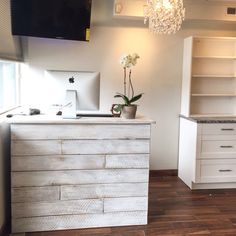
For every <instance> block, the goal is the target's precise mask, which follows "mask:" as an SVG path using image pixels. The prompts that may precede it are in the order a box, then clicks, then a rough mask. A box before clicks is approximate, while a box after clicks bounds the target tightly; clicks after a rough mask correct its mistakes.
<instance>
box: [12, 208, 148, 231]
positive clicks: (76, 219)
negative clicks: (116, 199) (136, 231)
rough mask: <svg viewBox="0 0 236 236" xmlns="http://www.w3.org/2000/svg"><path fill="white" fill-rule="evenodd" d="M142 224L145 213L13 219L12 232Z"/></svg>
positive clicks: (144, 220) (145, 217)
mask: <svg viewBox="0 0 236 236" xmlns="http://www.w3.org/2000/svg"><path fill="white" fill-rule="evenodd" d="M144 224H147V212H146V211H137V212H117V213H106V214H84V215H65V216H47V217H34V218H20V219H13V220H12V231H13V233H14V232H18V233H20V232H34V231H48V230H62V229H78V228H92V227H105V226H108V227H109V226H125V225H144Z"/></svg>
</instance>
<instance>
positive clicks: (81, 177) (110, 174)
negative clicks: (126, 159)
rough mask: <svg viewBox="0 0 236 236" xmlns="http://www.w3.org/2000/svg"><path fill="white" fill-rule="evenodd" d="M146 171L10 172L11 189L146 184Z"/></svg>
mask: <svg viewBox="0 0 236 236" xmlns="http://www.w3.org/2000/svg"><path fill="white" fill-rule="evenodd" d="M148 176H149V171H148V169H125V170H121V169H120V170H119V169H117V170H115V169H114V170H68V171H35V172H12V187H30V186H31V187H33V186H48V185H76V184H95V183H123V182H126V183H134V182H148Z"/></svg>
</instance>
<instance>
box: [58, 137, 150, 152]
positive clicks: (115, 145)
mask: <svg viewBox="0 0 236 236" xmlns="http://www.w3.org/2000/svg"><path fill="white" fill-rule="evenodd" d="M149 152H150V151H149V140H68V141H67V140H65V141H62V153H63V154H117V153H149Z"/></svg>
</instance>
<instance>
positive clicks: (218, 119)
mask: <svg viewBox="0 0 236 236" xmlns="http://www.w3.org/2000/svg"><path fill="white" fill-rule="evenodd" d="M179 116H180V117H181V118H184V119H187V120H190V121H193V122H196V123H199V124H211V123H213V124H216V123H236V117H201V118H200V117H186V116H184V115H179Z"/></svg>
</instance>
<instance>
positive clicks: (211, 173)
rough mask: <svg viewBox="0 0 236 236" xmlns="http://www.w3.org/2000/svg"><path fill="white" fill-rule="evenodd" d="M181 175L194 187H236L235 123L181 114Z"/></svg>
mask: <svg viewBox="0 0 236 236" xmlns="http://www.w3.org/2000/svg"><path fill="white" fill-rule="evenodd" d="M213 122H216V121H213ZM179 177H180V178H181V179H182V180H183V181H184V182H185V183H186V184H187V185H188V186H189V187H190V188H191V189H202V188H235V187H236V124H235V123H230V122H229V123H197V121H192V120H189V119H186V118H180V140H179Z"/></svg>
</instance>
